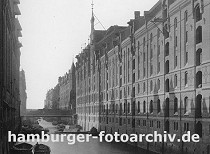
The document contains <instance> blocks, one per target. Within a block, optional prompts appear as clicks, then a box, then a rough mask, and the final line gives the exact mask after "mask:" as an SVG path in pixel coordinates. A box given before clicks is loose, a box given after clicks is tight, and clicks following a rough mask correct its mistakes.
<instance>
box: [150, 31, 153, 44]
mask: <svg viewBox="0 0 210 154" xmlns="http://www.w3.org/2000/svg"><path fill="white" fill-rule="evenodd" d="M152 39H153V35H152V33H151V34H150V43H152Z"/></svg>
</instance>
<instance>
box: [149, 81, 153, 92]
mask: <svg viewBox="0 0 210 154" xmlns="http://www.w3.org/2000/svg"><path fill="white" fill-rule="evenodd" d="M152 90H153V82H152V80H151V81H150V91H152Z"/></svg>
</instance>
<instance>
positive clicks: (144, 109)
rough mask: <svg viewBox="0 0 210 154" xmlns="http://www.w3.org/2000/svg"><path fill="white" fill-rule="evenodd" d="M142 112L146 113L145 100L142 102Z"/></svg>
mask: <svg viewBox="0 0 210 154" xmlns="http://www.w3.org/2000/svg"><path fill="white" fill-rule="evenodd" d="M143 113H146V102H145V101H144V102H143Z"/></svg>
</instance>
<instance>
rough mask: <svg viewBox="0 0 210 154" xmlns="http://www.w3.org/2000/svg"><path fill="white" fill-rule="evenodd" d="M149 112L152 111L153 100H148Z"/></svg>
mask: <svg viewBox="0 0 210 154" xmlns="http://www.w3.org/2000/svg"><path fill="white" fill-rule="evenodd" d="M149 112H150V113H153V101H152V100H151V101H150V104H149Z"/></svg>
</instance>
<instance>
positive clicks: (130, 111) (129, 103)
mask: <svg viewBox="0 0 210 154" xmlns="http://www.w3.org/2000/svg"><path fill="white" fill-rule="evenodd" d="M130 112H131V111H130V103H128V113H130Z"/></svg>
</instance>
